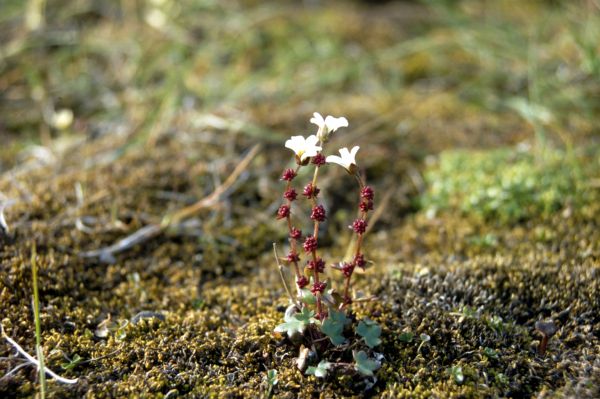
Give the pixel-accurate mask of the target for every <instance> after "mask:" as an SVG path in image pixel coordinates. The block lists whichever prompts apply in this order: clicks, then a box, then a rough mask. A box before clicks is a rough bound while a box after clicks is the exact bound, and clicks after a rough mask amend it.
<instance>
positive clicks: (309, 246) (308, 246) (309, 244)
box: [303, 236, 319, 252]
mask: <svg viewBox="0 0 600 399" xmlns="http://www.w3.org/2000/svg"><path fill="white" fill-rule="evenodd" d="M303 247H304V251H306V252H312V251H316V250H317V248H318V247H319V244H318V243H317V239H316V238H315V237H313V236H308V237H306V238H305V239H304V244H303Z"/></svg>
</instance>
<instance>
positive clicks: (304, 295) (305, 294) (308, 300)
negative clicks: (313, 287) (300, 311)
mask: <svg viewBox="0 0 600 399" xmlns="http://www.w3.org/2000/svg"><path fill="white" fill-rule="evenodd" d="M300 301H301V302H302V303H305V304H307V305H314V304H316V303H317V298H316V297H315V296H314V295H313V293H312V292H310V290H309V289H306V288H303V289H301V290H300Z"/></svg>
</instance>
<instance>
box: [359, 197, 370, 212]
mask: <svg viewBox="0 0 600 399" xmlns="http://www.w3.org/2000/svg"><path fill="white" fill-rule="evenodd" d="M358 208H359V209H360V210H361V212H364V213H367V212H369V211H372V210H373V201H370V200H367V201H361V203H360V204H359V205H358Z"/></svg>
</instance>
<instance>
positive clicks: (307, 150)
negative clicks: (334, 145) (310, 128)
mask: <svg viewBox="0 0 600 399" xmlns="http://www.w3.org/2000/svg"><path fill="white" fill-rule="evenodd" d="M318 141H319V139H318V138H317V136H315V135H314V134H312V135H310V136H308V137H307V138H304V137H303V136H292V138H290V139H289V140H287V141H286V142H285V147H286V148H289V149H290V150H292V151H294V153H295V154H296V157H298V159H299V160H300V162H303V161H304V160H305V159H306V158H309V157H314V156H315V155H317V153H319V151H321V149H322V148H321V147H320V146H318V145H316V144H317V142H318Z"/></svg>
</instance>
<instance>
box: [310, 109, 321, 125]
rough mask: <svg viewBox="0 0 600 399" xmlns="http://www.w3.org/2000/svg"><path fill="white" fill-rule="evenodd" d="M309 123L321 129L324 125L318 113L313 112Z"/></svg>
mask: <svg viewBox="0 0 600 399" xmlns="http://www.w3.org/2000/svg"><path fill="white" fill-rule="evenodd" d="M310 123H314V124H315V125H317V126H318V127H320V128H321V127H323V126H324V125H325V120H324V119H323V116H322V115H321V114H320V113H318V112H313V117H312V118H310Z"/></svg>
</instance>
